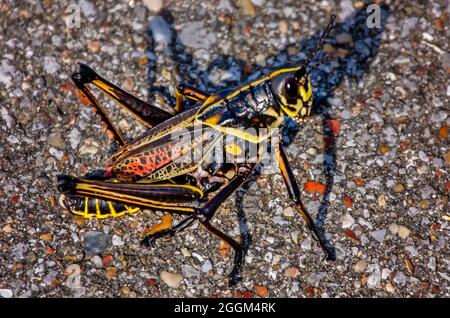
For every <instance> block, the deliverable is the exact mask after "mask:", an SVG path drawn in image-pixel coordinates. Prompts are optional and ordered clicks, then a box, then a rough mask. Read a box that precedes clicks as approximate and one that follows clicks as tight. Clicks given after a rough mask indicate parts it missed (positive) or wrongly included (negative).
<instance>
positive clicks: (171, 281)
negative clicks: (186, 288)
mask: <svg viewBox="0 0 450 318" xmlns="http://www.w3.org/2000/svg"><path fill="white" fill-rule="evenodd" d="M160 277H161V279H162V280H163V282H164V283H166V284H167V286H169V287H170V288H174V289H177V288H178V287H180V284H181V281H182V280H183V275H181V274H178V273H171V272H166V271H162V272H161V275H160Z"/></svg>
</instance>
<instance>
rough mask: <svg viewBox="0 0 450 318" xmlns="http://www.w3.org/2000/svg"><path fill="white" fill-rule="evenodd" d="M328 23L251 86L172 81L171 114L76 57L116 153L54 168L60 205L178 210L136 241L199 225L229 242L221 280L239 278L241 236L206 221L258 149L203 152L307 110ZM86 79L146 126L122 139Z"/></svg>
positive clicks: (263, 132)
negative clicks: (90, 167) (309, 48)
mask: <svg viewBox="0 0 450 318" xmlns="http://www.w3.org/2000/svg"><path fill="white" fill-rule="evenodd" d="M334 20H335V16H332V17H331V20H330V22H329V24H328V26H327V27H326V29H325V31H324V32H323V33H322V36H321V37H320V39H319V41H318V43H317V45H316V47H315V49H314V50H313V52H312V53H311V54H310V56H309V58H308V59H307V61H306V62H305V63H303V64H302V65H300V66H295V67H289V68H282V69H279V70H276V71H274V72H272V73H270V74H269V75H267V76H265V77H262V78H260V79H258V80H255V81H253V82H251V83H250V84H247V85H244V86H241V87H238V88H236V89H231V90H225V91H221V92H218V93H216V94H208V93H205V92H203V91H201V90H199V89H196V88H193V87H190V86H178V87H177V88H176V105H175V108H174V109H175V111H174V113H171V112H169V111H166V110H163V109H161V108H158V107H156V106H153V105H150V104H148V103H146V102H144V101H142V100H140V99H138V98H136V97H134V96H132V95H131V94H129V93H127V92H125V91H124V90H122V89H120V88H119V87H117V86H115V85H114V84H112V83H110V82H108V81H107V80H105V79H104V78H102V77H101V76H99V75H98V74H97V73H95V72H94V71H93V70H92V69H91V68H89V67H88V66H86V65H84V64H80V65H79V69H78V71H77V72H76V73H74V74H73V75H72V79H73V81H74V83H75V85H76V87H77V88H78V89H79V90H80V92H81V94H82V95H83V96H84V100H86V101H88V104H89V105H90V106H92V108H93V109H94V110H95V112H96V113H97V114H98V115H99V116H100V117H101V119H102V121H103V122H104V123H105V124H106V127H107V130H108V131H109V132H110V133H111V134H112V136H113V138H114V140H115V142H116V143H117V144H118V146H119V150H118V151H117V152H116V153H114V154H113V155H112V156H111V157H110V158H109V160H108V161H107V163H106V165H105V168H104V170H101V171H100V172H98V171H97V172H95V173H91V174H88V175H87V176H84V177H81V178H77V177H73V176H68V175H59V176H58V177H57V187H58V190H59V191H60V192H61V193H62V196H61V202H62V204H63V205H64V206H65V207H66V208H68V209H69V210H70V211H71V212H72V213H74V214H77V215H81V216H83V217H86V218H90V217H95V218H99V219H101V218H106V217H108V216H113V217H118V216H121V215H124V214H127V213H130V214H132V213H135V212H137V211H139V209H140V208H147V209H150V210H157V211H161V212H163V213H167V215H169V216H170V215H172V214H177V215H181V216H183V217H184V218H183V219H182V220H181V221H180V222H178V223H177V224H176V225H173V226H172V224H171V222H166V223H165V224H162V226H160V227H158V229H156V230H154V231H151V232H150V233H149V234H148V235H147V236H146V237H145V239H144V240H143V241H142V244H143V245H145V246H149V245H150V244H153V242H154V241H155V240H156V239H158V238H161V237H164V236H168V235H169V236H171V235H175V234H176V233H178V232H180V231H181V230H183V229H185V228H187V227H189V226H190V225H191V224H192V223H193V222H199V223H200V224H201V225H202V226H203V227H204V228H205V229H206V230H208V231H210V232H211V233H213V234H214V235H216V236H217V237H219V238H220V239H221V240H223V241H225V242H227V243H228V244H229V245H230V246H231V247H232V248H233V249H234V252H235V256H234V267H233V270H232V271H231V273H230V274H229V284H230V285H233V284H236V283H237V282H238V281H239V280H240V269H241V267H242V264H243V260H244V257H245V255H244V254H245V249H244V247H243V243H242V242H238V241H236V240H234V239H233V238H231V237H229V236H228V235H226V234H225V233H223V232H222V231H220V230H219V229H217V228H215V227H214V226H212V225H211V220H212V218H213V217H214V215H215V213H216V211H217V210H218V208H219V207H220V205H221V203H222V202H224V201H225V200H226V199H227V198H228V197H229V196H230V195H231V194H233V193H234V192H235V191H236V190H237V189H238V188H239V187H240V186H241V185H243V184H244V183H245V182H246V181H247V180H248V178H249V177H250V176H251V175H252V173H253V172H254V171H255V169H257V167H258V166H259V165H260V160H259V158H260V154H259V153H257V154H256V160H253V161H251V162H249V161H244V162H228V161H227V162H218V161H217V160H207V159H208V158H209V159H211V156H212V153H213V152H212V151H211V149H214V147H216V146H217V145H218V144H219V141H220V140H222V139H223V138H224V137H226V136H229V135H231V136H234V137H235V140H238V141H239V142H235V143H232V144H229V143H228V144H225V145H223V151H224V153H228V154H233V155H236V154H239V153H242V152H244V153H245V152H246V150H245V149H243V146H242V145H243V144H246V143H247V144H251V145H259V144H261V143H262V142H263V141H267V140H270V139H271V138H273V137H274V134H275V132H277V131H280V129H281V128H282V126H283V123H284V118H285V116H289V117H291V118H293V119H294V120H296V121H298V122H300V121H301V120H302V119H303V118H304V117H306V116H309V115H310V113H311V108H312V105H313V102H312V101H313V99H312V87H311V83H310V80H309V74H310V72H311V70H312V69H313V67H311V62H312V60H313V58H314V57H315V55H316V54H317V52H318V51H319V50H320V48H321V47H322V45H323V42H324V40H325V38H326V37H327V36H328V34H329V32H330V31H331V29H332V27H333V25H334ZM88 84H92V85H94V86H96V87H98V88H99V89H100V90H102V91H103V92H104V93H105V94H106V95H108V96H109V97H111V98H112V99H113V100H114V101H116V102H117V103H118V104H120V105H121V106H123V107H124V108H125V109H126V110H128V111H129V112H131V113H132V114H133V115H134V116H135V117H136V118H137V119H139V120H140V121H141V122H142V123H144V124H145V125H146V126H147V127H149V130H147V131H146V132H145V133H144V134H143V135H141V136H140V137H138V138H136V139H135V140H133V141H131V142H126V141H125V139H124V137H123V135H122V133H121V132H120V130H119V129H118V128H117V127H116V126H115V125H114V124H113V123H112V121H111V119H110V118H109V116H108V115H107V114H106V112H105V111H104V109H103V108H102V106H101V105H100V104H99V103H98V101H97V100H96V98H95V97H94V95H93V94H92V93H91V91H90V89H89V87H88ZM186 99H189V100H192V101H194V102H195V107H193V108H191V109H188V110H184V105H185V101H186ZM180 131H183V132H185V133H183V134H185V135H186V134H193V135H195V137H194V138H193V139H192V138H178V137H180V136H182V135H183V134H180V133H179V132H180ZM174 136H178V137H174ZM221 147H222V145H221ZM275 154H276V158H277V161H278V164H279V168H280V171H281V174H282V176H283V179H284V182H285V184H286V187H287V190H288V192H289V197H290V198H291V200H292V201H293V203H294V204H295V206H296V209H297V211H298V212H299V213H300V215H301V216H302V217H303V219H304V220H305V222H306V224H307V226H308V227H309V229H310V230H311V231H312V232H313V233H314V236H315V238H316V239H317V240H318V242H319V244H320V245H321V247H322V248H323V250H324V251H325V253H326V255H327V258H328V259H334V258H335V256H334V253H333V252H332V250H331V249H330V248H329V247H328V246H327V244H326V243H325V241H324V239H323V238H322V236H321V235H319V232H318V229H317V227H316V225H315V223H314V221H313V219H312V217H311V216H310V214H309V213H308V212H307V211H306V209H305V207H304V205H303V204H302V202H301V199H300V190H299V188H298V185H297V182H296V181H295V179H294V174H293V172H292V169H291V167H290V165H289V163H288V160H287V156H286V154H285V152H284V150H283V147H282V145H281V144H280V145H279V146H278V147H276V149H275ZM188 158H190V159H192V158H194V160H188ZM254 159H255V158H254ZM194 201H197V202H200V203H203V204H200V207H196V206H194V205H193V204H192V203H193V202H194ZM189 203H190V204H189ZM197 206H198V205H197Z"/></svg>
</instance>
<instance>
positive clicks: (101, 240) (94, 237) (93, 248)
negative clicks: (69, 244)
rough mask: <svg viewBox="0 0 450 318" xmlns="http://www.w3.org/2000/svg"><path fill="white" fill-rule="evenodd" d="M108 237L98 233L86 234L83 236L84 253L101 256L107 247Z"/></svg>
mask: <svg viewBox="0 0 450 318" xmlns="http://www.w3.org/2000/svg"><path fill="white" fill-rule="evenodd" d="M109 241H110V237H109V235H108V234H106V233H103V232H98V231H92V232H87V233H86V234H85V235H84V241H83V246H84V251H85V252H86V254H88V255H97V254H100V255H101V254H103V252H104V251H105V249H106V248H107V247H108V244H109Z"/></svg>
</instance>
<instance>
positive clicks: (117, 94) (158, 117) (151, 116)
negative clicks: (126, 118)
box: [72, 63, 174, 146]
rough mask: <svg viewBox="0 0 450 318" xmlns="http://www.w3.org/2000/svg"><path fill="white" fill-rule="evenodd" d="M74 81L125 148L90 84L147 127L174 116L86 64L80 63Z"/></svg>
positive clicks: (118, 132) (121, 138)
mask: <svg viewBox="0 0 450 318" xmlns="http://www.w3.org/2000/svg"><path fill="white" fill-rule="evenodd" d="M72 80H73V81H74V83H75V85H76V86H77V88H78V89H79V90H80V91H81V92H82V93H83V94H84V96H85V97H86V101H87V102H88V104H89V105H90V106H92V107H93V108H94V110H95V111H96V112H97V113H98V114H99V115H100V117H101V118H102V120H103V121H104V122H105V124H106V126H107V128H108V130H109V131H111V132H112V133H113V135H114V137H115V139H116V141H117V142H118V144H119V145H120V146H123V145H124V144H125V142H124V141H123V137H122V135H121V133H120V131H119V130H118V129H117V128H116V127H115V126H114V125H113V124H112V121H111V119H110V118H109V117H108V115H107V114H106V113H105V111H104V109H103V108H102V107H101V106H100V104H99V103H98V101H97V100H96V98H95V97H94V96H93V95H92V93H91V91H90V89H89V87H88V86H87V85H88V84H93V85H95V86H96V87H98V88H99V89H101V90H102V91H103V92H105V93H106V94H107V95H108V96H109V97H111V98H112V99H113V100H114V101H115V102H117V103H118V104H119V105H120V106H122V107H124V108H125V109H127V110H128V111H129V112H130V113H131V114H133V115H134V116H135V117H136V118H137V119H139V120H140V121H141V122H142V123H143V124H145V125H146V126H149V127H153V126H155V125H157V124H159V123H161V122H163V121H165V120H167V119H169V118H171V117H172V116H173V115H174V114H172V113H169V112H168V111H165V110H163V109H161V108H159V107H156V106H153V105H150V104H148V103H146V102H144V101H142V100H140V99H139V98H137V97H135V96H133V95H131V94H129V93H127V92H126V91H124V90H123V89H121V88H120V87H117V86H116V85H114V84H112V83H111V82H109V81H107V80H106V79H104V78H102V77H101V76H100V75H98V74H97V73H96V72H95V71H94V70H93V69H92V68H90V67H89V66H87V65H85V64H82V63H79V68H78V71H77V72H75V73H74V74H73V75H72Z"/></svg>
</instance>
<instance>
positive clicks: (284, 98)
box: [270, 15, 336, 122]
mask: <svg viewBox="0 0 450 318" xmlns="http://www.w3.org/2000/svg"><path fill="white" fill-rule="evenodd" d="M335 19H336V16H334V15H333V16H331V19H330V22H329V23H328V26H327V27H326V29H325V31H324V32H323V33H322V35H321V37H320V38H319V41H318V42H317V45H316V47H315V48H314V50H313V51H312V53H311V55H310V56H309V58H308V60H307V61H306V62H305V63H304V64H303V65H302V66H298V67H294V68H287V69H281V70H278V71H275V72H273V73H272V74H271V75H270V78H271V86H272V93H273V94H274V96H275V99H276V100H277V102H278V104H279V105H280V107H281V109H282V110H283V112H284V113H285V114H286V115H287V116H289V117H292V118H293V119H294V120H295V121H297V122H301V121H302V119H303V118H304V117H306V116H309V115H310V114H311V108H312V102H313V99H312V88H311V82H310V80H309V74H310V73H311V71H312V70H313V69H314V68H315V67H316V66H317V64H316V65H313V66H311V65H310V64H311V61H312V60H313V59H314V57H315V56H316V54H317V52H319V50H320V48H321V47H322V45H323V43H324V41H325V38H326V37H327V36H328V34H329V33H330V31H331V29H332V28H333V25H334V20H335Z"/></svg>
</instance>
